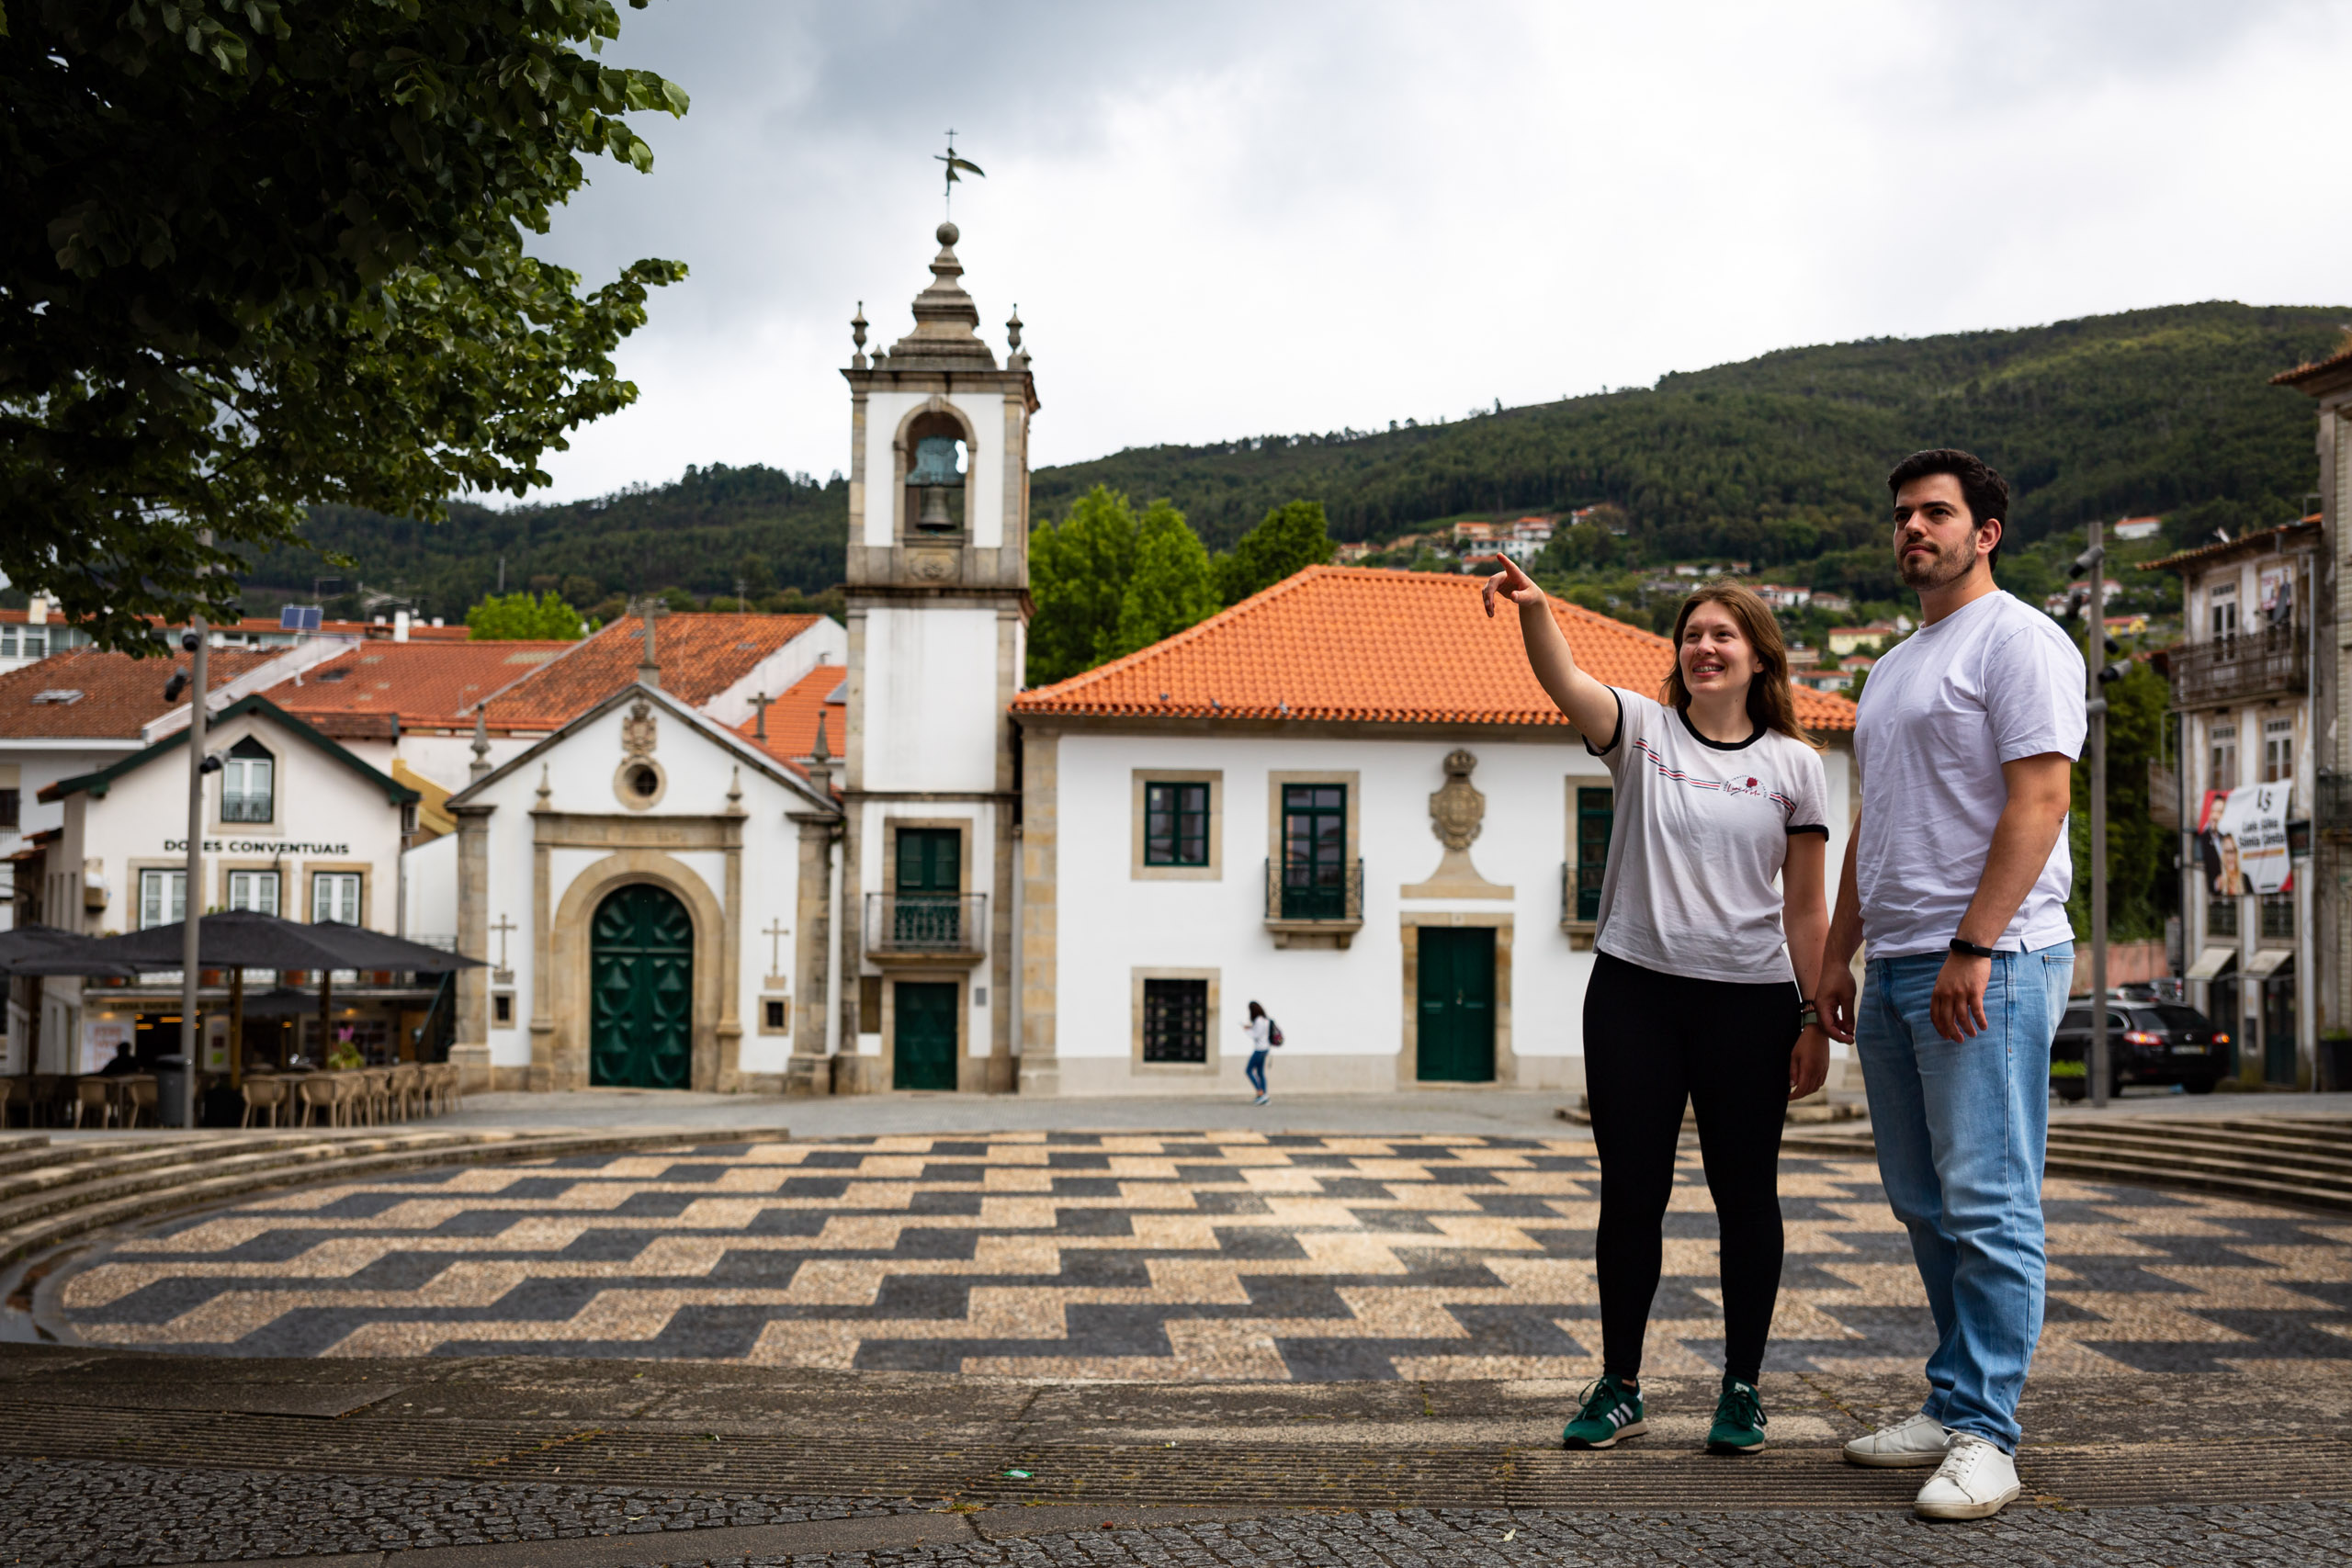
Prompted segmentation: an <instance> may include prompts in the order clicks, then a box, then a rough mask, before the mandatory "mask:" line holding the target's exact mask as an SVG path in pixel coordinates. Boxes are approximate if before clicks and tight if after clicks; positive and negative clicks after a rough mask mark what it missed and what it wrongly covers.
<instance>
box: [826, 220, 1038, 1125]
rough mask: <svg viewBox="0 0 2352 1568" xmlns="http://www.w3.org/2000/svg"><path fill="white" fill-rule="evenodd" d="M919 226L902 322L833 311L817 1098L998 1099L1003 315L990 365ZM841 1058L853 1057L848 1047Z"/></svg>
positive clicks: (1009, 639) (953, 281) (1024, 372)
mask: <svg viewBox="0 0 2352 1568" xmlns="http://www.w3.org/2000/svg"><path fill="white" fill-rule="evenodd" d="M959 237H960V236H959V234H958V232H957V231H956V225H955V224H953V223H942V224H941V225H940V226H939V232H938V238H939V254H937V255H935V256H933V258H932V262H931V276H932V280H931V284H930V287H928V288H925V289H923V291H922V293H921V294H918V295H917V296H916V297H915V300H914V330H913V331H911V332H910V333H907V335H906V336H904V337H902V338H900V339H899V341H898V342H897V343H896V344H892V345H891V347H890V348H889V349H888V350H887V351H885V350H882V349H880V348H878V347H877V348H876V350H875V352H874V353H873V354H872V355H871V356H870V357H869V356H868V355H867V354H866V353H865V329H866V321H865V311H864V309H863V307H861V308H860V310H859V312H858V314H857V316H856V317H855V318H854V320H853V321H852V323H851V325H852V329H853V341H854V344H855V345H856V352H855V353H854V354H853V355H851V358H850V363H849V367H848V368H847V369H846V370H844V371H842V376H843V377H844V378H846V379H847V380H848V382H849V388H850V470H849V473H850V479H849V549H848V562H847V586H848V615H849V677H848V682H847V683H848V692H847V703H848V707H849V714H848V727H847V728H848V734H847V736H846V737H845V740H846V746H845V748H844V755H843V759H842V761H843V774H842V778H843V785H844V800H843V808H844V816H845V827H844V829H843V838H844V842H843V845H842V852H843V853H842V960H843V962H842V976H843V979H844V982H845V983H844V984H843V985H842V988H841V996H840V1003H839V1005H840V1007H841V1009H842V1033H841V1039H842V1044H841V1047H840V1049H841V1052H842V1055H841V1057H840V1058H839V1059H838V1060H837V1063H836V1066H835V1068H834V1073H833V1079H834V1082H833V1087H834V1089H835V1090H836V1091H837V1092H851V1093H856V1092H865V1091H871V1090H876V1089H888V1088H893V1087H895V1088H899V1089H965V1090H967V1091H982V1090H993V1091H998V1092H1002V1091H1004V1090H1008V1089H1012V1087H1013V1061H1012V1021H1013V1017H1014V1009H1013V1006H1012V1002H1013V999H1014V998H1013V995H1012V993H1013V991H1014V989H1015V987H1016V983H1017V982H1016V978H1015V976H1014V973H1013V969H1012V931H1013V923H1012V915H1013V910H1012V889H1013V887H1014V886H1015V879H1016V872H1015V865H1014V843H1013V837H1012V826H1013V803H1014V799H1015V795H1014V778H1013V755H1014V752H1013V731H1012V723H1011V721H1010V719H1009V718H1008V717H1007V715H1006V710H1007V707H1008V706H1009V705H1010V704H1011V703H1012V699H1013V697H1014V695H1015V694H1018V693H1019V691H1020V689H1021V678H1022V671H1023V664H1024V661H1025V660H1026V657H1027V648H1026V638H1027V631H1028V620H1029V609H1030V604H1029V527H1028V519H1029V421H1030V417H1031V416H1032V415H1033V414H1035V412H1037V392H1036V386H1035V381H1034V379H1033V378H1032V377H1031V375H1030V371H1029V355H1027V354H1026V353H1025V352H1023V349H1022V347H1021V318H1020V315H1019V314H1018V312H1017V311H1016V312H1015V313H1014V314H1013V316H1012V319H1011V320H1010V321H1007V322H1006V323H1005V335H1006V339H1007V344H1006V348H1007V353H1006V357H1005V360H1004V362H1003V363H1002V364H1001V365H1000V364H999V363H998V361H997V356H996V354H995V352H994V351H993V350H992V349H991V348H990V347H989V344H987V343H986V342H985V341H984V340H983V339H982V338H981V337H980V336H979V333H978V328H979V324H980V314H979V310H978V308H976V307H975V306H974V305H973V303H972V299H971V296H970V295H968V294H967V293H965V292H964V286H963V282H962V278H963V273H964V265H963V263H962V262H960V261H958V260H957V259H956V241H957V239H958V238H959ZM853 1052H854V1053H855V1054H854V1055H852V1054H851V1053H853Z"/></svg>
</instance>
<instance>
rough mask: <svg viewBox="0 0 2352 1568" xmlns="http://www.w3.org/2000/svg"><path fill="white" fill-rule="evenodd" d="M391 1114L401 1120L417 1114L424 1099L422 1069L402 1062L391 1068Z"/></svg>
mask: <svg viewBox="0 0 2352 1568" xmlns="http://www.w3.org/2000/svg"><path fill="white" fill-rule="evenodd" d="M391 1095H392V1114H393V1115H394V1116H396V1117H398V1118H399V1119H400V1120H401V1121H402V1122H407V1121H410V1120H412V1119H413V1118H414V1117H416V1116H417V1115H419V1114H420V1113H421V1111H422V1110H423V1107H424V1068H422V1067H420V1066H417V1065H416V1064H415V1063H414V1062H402V1063H401V1064H400V1065H399V1066H396V1067H393V1068H392V1069H391Z"/></svg>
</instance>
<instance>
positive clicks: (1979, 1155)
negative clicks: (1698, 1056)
mask: <svg viewBox="0 0 2352 1568" xmlns="http://www.w3.org/2000/svg"><path fill="white" fill-rule="evenodd" d="M1887 488H1888V489H1889V490H1890V491H1893V492H1894V555H1895V565H1896V568H1897V570H1899V571H1900V572H1901V573H1902V576H1903V581H1904V582H1905V584H1907V585H1908V586H1910V587H1911V588H1913V589H1915V590H1917V592H1918V595H1919V607H1920V612H1921V618H1922V620H1923V621H1924V623H1925V624H1924V625H1922V626H1920V628H1919V630H1918V631H1917V632H1916V633H1914V634H1913V635H1912V636H1911V637H1909V638H1907V639H1906V640H1905V641H1904V642H1902V643H1899V644H1897V645H1896V646H1895V648H1894V649H1893V650H1892V651H1891V652H1889V653H1888V654H1887V655H1886V656H1885V657H1884V658H1883V659H1881V660H1879V661H1878V663H1877V665H1876V666H1875V667H1874V668H1873V669H1872V670H1871V676H1870V681H1869V682H1868V683H1867V684H1866V685H1865V686H1864V688H1863V691H1862V699H1861V710H1860V716H1859V717H1858V719H1857V721H1856V724H1855V728H1854V760H1855V764H1856V766H1857V767H1858V768H1859V769H1860V774H1861V781H1862V811H1861V818H1860V821H1859V822H1858V823H1857V824H1856V826H1855V830H1854V834H1853V837H1852V839H1851V840H1849V842H1848V844H1847V846H1846V867H1845V874H1844V876H1843V877H1842V878H1841V879H1840V886H1838V908H1837V912H1836V914H1835V915H1834V917H1833V918H1832V919H1831V922H1830V928H1829V942H1828V947H1827V951H1826V953H1824V954H1823V956H1822V964H1821V995H1820V996H1819V998H1816V999H1817V1000H1818V1002H1819V1004H1820V1010H1821V1017H1822V1020H1823V1021H1824V1023H1825V1024H1826V1026H1827V1028H1828V1030H1829V1032H1830V1033H1831V1034H1833V1035H1835V1036H1836V1037H1837V1038H1838V1039H1840V1040H1848V1041H1852V1042H1854V1043H1855V1055H1857V1056H1859V1057H1860V1061H1861V1066H1862V1077H1863V1082H1864V1083H1865V1084H1866V1085H1867V1087H1868V1089H1869V1091H1870V1105H1871V1134H1872V1136H1873V1137H1874V1139H1875V1140H1876V1142H1877V1145H1878V1166H1879V1176H1880V1179H1881V1180H1882V1181H1883V1183H1884V1184H1885V1188H1886V1196H1887V1201H1888V1203H1889V1204H1890V1205H1891V1206H1892V1207H1893V1208H1894V1213H1895V1217H1896V1218H1897V1219H1899V1220H1901V1221H1902V1222H1903V1223H1904V1224H1905V1227H1906V1228H1907V1229H1908V1230H1909V1231H1910V1233H1911V1256H1912V1259H1913V1261H1914V1262H1915V1263H1916V1264H1917V1266H1918V1269H1919V1279H1920V1282H1921V1283H1922V1284H1923V1285H1925V1286H1926V1288H1927V1294H1928V1306H1929V1307H1930V1309H1932V1311H1933V1312H1934V1314H1935V1321H1936V1334H1937V1340H1938V1342H1937V1345H1936V1349H1935V1353H1934V1354H1933V1355H1931V1356H1929V1357H1928V1365H1927V1374H1928V1389H1929V1393H1928V1401H1927V1404H1926V1405H1925V1406H1924V1407H1923V1408H1922V1409H1921V1411H1920V1413H1919V1414H1918V1415H1917V1416H1911V1417H1910V1418H1908V1419H1907V1420H1905V1421H1901V1422H1898V1423H1896V1424H1895V1425H1894V1426H1892V1427H1885V1428H1883V1429H1882V1430H1880V1431H1877V1432H1874V1433H1872V1434H1871V1435H1870V1436H1869V1437H1866V1438H1856V1439H1855V1440H1854V1441H1852V1442H1850V1443H1848V1444H1847V1445H1846V1457H1847V1458H1848V1459H1849V1461H1852V1462H1854V1463H1856V1464H1865V1465H1920V1466H1927V1465H1934V1466H1936V1467H1937V1469H1936V1473H1935V1475H1934V1477H1933V1478H1932V1479H1930V1480H1929V1481H1928V1484H1927V1485H1926V1486H1925V1487H1924V1488H1922V1489H1921V1491H1920V1493H1919V1495H1918V1499H1917V1503H1916V1504H1915V1506H1916V1508H1917V1511H1918V1512H1919V1513H1920V1514H1921V1515H1923V1516H1925V1517H1929V1518H1948V1519H1973V1518H1984V1517H1988V1516H1990V1515H1993V1514H1996V1513H1998V1512H2000V1511H2001V1509H2002V1508H2003V1507H2005V1506H2007V1504H2008V1502H2009V1501H2010V1499H2012V1498H2014V1497H2015V1496H2017V1495H2018V1473H2017V1462H2016V1460H2015V1457H2014V1456H2015V1454H2016V1452H2017V1445H2018V1421H2017V1407H2018V1396H2019V1395H2020V1394H2021V1393H2023V1392H2024V1389H2025V1379H2026V1370H2027V1368H2028V1367H2029V1366H2030V1363H2031V1361H2032V1359H2033V1348H2034V1344H2035V1341H2037V1340H2038V1339H2040V1337H2041V1313H2042V1293H2043V1279H2044V1272H2045V1260H2044V1255H2043V1242H2042V1223H2041V1167H2042V1148H2043V1140H2044V1135H2045V1134H2046V1132H2047V1130H2048V1113H2049V1107H2050V1040H2051V1036H2052V1034H2053V1033H2054V1032H2056V1030H2057V1026H2058V1019H2059V1015H2060V1014H2061V1013H2062V1012H2063V1011H2064V1009H2065V1005H2066V992H2067V988H2068V983H2069V982H2070V981H2071V980H2072V979H2073V977H2074V966H2075V949H2074V932H2073V929H2072V927H2071V926H2070V925H2069V923H2068V921H2067V919H2066V894H2067V890H2068V887H2069V885H2070V883H2071V881H2072V874H2073V863H2072V859H2071V852H2070V850H2069V846H2068V843H2067V837H2066V813H2067V807H2068V803H2069V800H2070V798H2071V795H2072V789H2071V785H2072V779H2073V766H2074V761H2075V757H2076V756H2077V755H2078V754H2079V753H2080V752H2081V750H2082V746H2083V737H2084V733H2085V731H2086V728H2087V723H2088V721H2087V717H2086V707H2085V702H2084V694H2083V693H2084V686H2085V684H2086V680H2085V671H2084V666H2083V656H2082V654H2081V653H2080V651H2079V650H2077V649H2075V646H2074V644H2073V643H2072V642H2070V641H2069V640H2068V639H2067V637H2066V635H2065V633H2064V632H2063V631H2061V630H2060V629H2059V627H2058V625H2057V623H2056V622H2054V621H2052V619H2051V618H2050V617H2049V616H2048V615H2043V614H2042V613H2041V611H2040V610H2037V609H2035V608H2033V607H2032V606H2031V605H2029V604H2023V603H2021V602H2019V601H2018V600H2017V599H2016V598H2013V597H2012V596H2010V595H2009V594H2007V593H2004V592H2001V591H2000V589H1998V588H1997V587H1996V586H1995V585H1994V581H1993V567H1994V564H1995V563H1996V561H1997V560H1998V558H1999V557H2000V553H2001V536H2002V533H2003V531H2004V523H2003V519H2004V518H2006V517H2007V514H2008V486H2007V484H2006V483H2004V482H2003V480H2002V479H2001V477H2000V476H1999V475H1998V474H1996V473H1995V472H1994V471H1993V470H1992V469H1990V468H1986V467H1985V465H1984V464H1983V463H1982V462H1980V461H1978V460H1977V459H1976V458H1975V457H1971V456H1970V455H1969V454H1967V453H1965V452H1955V451H1950V450H1938V451H1930V452H1920V453H1917V454H1914V455H1913V456H1911V457H1906V458H1905V459H1904V460H1903V462H1902V463H1900V464H1899V465H1897V466H1896V468H1895V469H1894V473H1892V474H1890V475H1889V476H1888V477H1887ZM1865 942H1867V943H1868V945H1867V948H1864V943H1865ZM1858 949H1861V950H1863V952H1864V957H1865V975H1864V981H1865V983H1864V985H1863V987H1862V989H1861V994H1860V1000H1859V1005H1858V1004H1857V998H1856V995H1855V984H1854V975H1853V970H1852V968H1851V961H1852V958H1853V955H1854V953H1855V952H1856V951H1857V950H1858Z"/></svg>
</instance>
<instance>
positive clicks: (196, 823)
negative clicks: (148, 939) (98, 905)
mask: <svg viewBox="0 0 2352 1568" xmlns="http://www.w3.org/2000/svg"><path fill="white" fill-rule="evenodd" d="M185 641H186V644H187V649H188V650H189V652H190V653H191V654H192V655H193V658H192V660H191V661H190V664H189V669H188V684H189V688H190V690H189V692H188V707H187V872H186V876H187V888H186V889H185V890H184V891H183V892H182V894H181V896H180V920H181V924H180V933H181V935H180V1059H181V1061H183V1062H185V1063H186V1064H187V1067H186V1070H185V1071H184V1072H183V1073H182V1075H181V1078H180V1106H179V1111H180V1125H181V1126H183V1127H193V1126H195V1125H196V1073H197V1065H198V1047H199V1045H200V1044H201V1041H200V1040H199V1038H198V1029H197V1017H196V983H197V980H198V971H197V966H196V965H197V930H198V917H199V916H201V915H202V913H203V912H204V772H205V769H204V720H205V707H204V689H205V686H204V642H205V637H204V617H203V615H195V616H192V617H191V618H190V619H189V621H188V629H187V637H186V639H185Z"/></svg>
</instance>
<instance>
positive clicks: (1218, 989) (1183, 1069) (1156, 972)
mask: <svg viewBox="0 0 2352 1568" xmlns="http://www.w3.org/2000/svg"><path fill="white" fill-rule="evenodd" d="M1146 980H1205V981H1207V982H1208V987H1209V989H1208V1025H1207V1035H1208V1038H1207V1041H1206V1050H1207V1055H1206V1058H1205V1059H1204V1060H1203V1061H1198V1062H1147V1061H1145V1060H1144V1059H1143V990H1144V986H1143V983H1144V982H1145V981H1146ZM1223 988H1224V973H1223V971H1221V970H1217V969H1185V968H1170V967H1166V966H1163V965H1157V964H1137V965H1136V967H1134V968H1132V969H1130V970H1128V971H1127V1070H1128V1071H1129V1072H1131V1073H1134V1074H1135V1075H1136V1076H1137V1077H1193V1078H1202V1077H1205V1078H1214V1077H1216V1076H1217V1074H1218V1073H1219V1072H1220V1071H1221V1070H1222V1068H1223V1063H1224V1060H1225V1053H1224V1050H1223V1048H1222V1047H1221V1046H1220V1045H1219V1044H1218V1042H1219V1041H1220V1040H1221V1039H1222V1038H1223V1035H1222V1033H1221V1032H1220V1031H1219V1029H1218V1027H1217V1026H1218V1024H1219V1022H1220V1021H1221V1020H1222V1007H1223V998H1222V992H1223Z"/></svg>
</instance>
